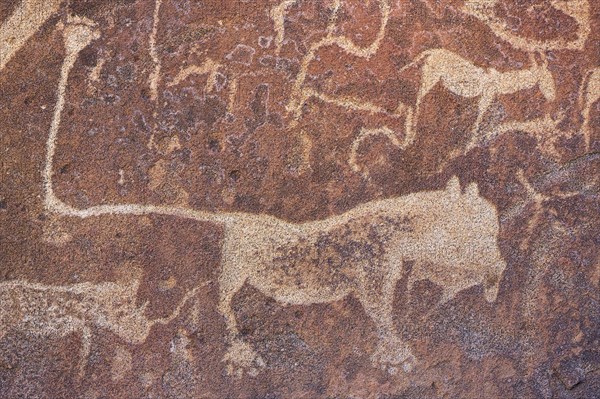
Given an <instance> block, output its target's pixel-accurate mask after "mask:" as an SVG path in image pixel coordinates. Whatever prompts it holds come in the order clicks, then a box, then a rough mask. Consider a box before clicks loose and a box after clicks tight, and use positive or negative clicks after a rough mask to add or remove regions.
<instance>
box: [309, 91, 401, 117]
mask: <svg viewBox="0 0 600 399" xmlns="http://www.w3.org/2000/svg"><path fill="white" fill-rule="evenodd" d="M302 95H303V102H306V101H307V100H308V99H309V98H311V97H314V98H317V99H319V100H321V101H323V102H326V103H330V104H334V105H337V106H339V107H342V108H346V109H350V110H353V111H364V112H368V113H370V114H388V115H390V116H392V117H400V116H401V115H396V114H392V113H390V112H388V111H387V110H386V109H385V108H383V107H380V106H378V105H375V104H373V103H370V102H368V101H361V100H359V99H357V98H353V97H334V96H330V95H327V94H323V93H319V92H317V91H316V90H313V89H309V88H304V90H303V93H302Z"/></svg>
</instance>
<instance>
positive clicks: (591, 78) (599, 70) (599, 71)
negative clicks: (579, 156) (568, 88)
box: [579, 67, 600, 152]
mask: <svg viewBox="0 0 600 399" xmlns="http://www.w3.org/2000/svg"><path fill="white" fill-rule="evenodd" d="M584 93H585V95H584ZM599 99H600V67H596V68H593V69H591V70H590V71H588V73H587V74H586V75H585V77H584V78H583V82H581V88H580V93H579V106H580V108H581V114H582V116H583V124H582V126H581V130H582V132H583V138H584V143H585V150H586V152H587V151H589V150H590V147H591V144H592V130H591V127H590V117H591V111H592V105H594V103H595V102H596V101H598V100H599Z"/></svg>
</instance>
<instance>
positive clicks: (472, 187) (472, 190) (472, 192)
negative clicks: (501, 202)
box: [466, 182, 479, 198]
mask: <svg viewBox="0 0 600 399" xmlns="http://www.w3.org/2000/svg"><path fill="white" fill-rule="evenodd" d="M466 193H467V196H469V197H471V198H475V197H479V187H478V186H477V183H475V182H473V183H471V184H469V185H468V186H467V190H466Z"/></svg>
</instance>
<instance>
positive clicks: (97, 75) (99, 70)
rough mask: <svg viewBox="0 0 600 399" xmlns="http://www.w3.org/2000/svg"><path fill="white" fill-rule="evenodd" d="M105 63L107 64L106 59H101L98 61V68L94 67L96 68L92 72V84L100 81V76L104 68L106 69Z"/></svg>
mask: <svg viewBox="0 0 600 399" xmlns="http://www.w3.org/2000/svg"><path fill="white" fill-rule="evenodd" d="M105 63H106V58H100V59H99V60H98V62H97V63H96V66H94V68H93V69H92V71H91V72H90V81H91V82H98V81H99V80H100V74H101V73H102V68H103V67H104V64H105Z"/></svg>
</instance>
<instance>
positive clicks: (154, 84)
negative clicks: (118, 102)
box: [148, 0, 162, 101]
mask: <svg viewBox="0 0 600 399" xmlns="http://www.w3.org/2000/svg"><path fill="white" fill-rule="evenodd" d="M161 4H162V0H155V3H154V15H153V20H152V32H151V34H150V39H149V41H148V44H149V47H150V49H149V50H150V57H151V58H152V62H153V63H154V70H153V71H152V73H151V74H150V98H151V99H152V101H156V99H157V98H158V83H159V80H160V70H161V63H160V57H159V55H158V51H157V50H156V35H157V33H158V24H159V22H160V6H161Z"/></svg>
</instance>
